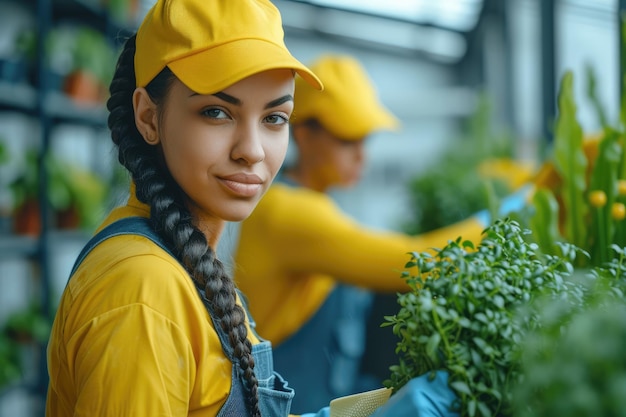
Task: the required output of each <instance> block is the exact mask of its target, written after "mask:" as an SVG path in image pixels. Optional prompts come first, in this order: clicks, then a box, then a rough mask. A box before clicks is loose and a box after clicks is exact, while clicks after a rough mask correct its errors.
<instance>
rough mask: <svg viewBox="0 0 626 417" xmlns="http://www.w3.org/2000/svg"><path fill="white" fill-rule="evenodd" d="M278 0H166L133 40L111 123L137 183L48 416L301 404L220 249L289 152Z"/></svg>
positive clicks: (86, 303) (85, 288) (115, 90)
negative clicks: (224, 233) (277, 368)
mask: <svg viewBox="0 0 626 417" xmlns="http://www.w3.org/2000/svg"><path fill="white" fill-rule="evenodd" d="M296 74H297V76H298V77H301V78H302V79H304V80H306V82H309V83H311V85H312V86H313V87H314V88H321V87H322V86H321V83H320V82H319V80H318V79H317V77H316V76H315V75H314V74H313V73H312V72H311V71H310V70H309V69H307V68H306V67H305V66H304V65H302V64H301V63H300V62H298V61H297V60H296V59H295V58H294V57H293V56H292V55H291V54H290V53H289V51H288V50H287V48H286V47H285V45H284V43H283V30H282V24H281V19H280V15H279V13H278V10H277V9H276V8H275V7H274V6H273V5H272V4H271V3H270V2H269V1H264V0H237V1H236V2H235V1H232V0H210V1H209V0H159V1H158V2H157V3H156V4H155V5H154V7H153V8H152V9H151V10H150V11H149V12H148V15H147V16H146V18H145V20H144V21H143V23H142V25H141V26H140V28H139V30H138V32H137V34H136V36H132V37H131V38H130V39H128V40H127V42H126V44H125V46H124V50H123V51H122V53H121V56H120V58H119V61H118V64H117V68H116V72H115V77H114V79H113V81H112V83H111V86H110V93H111V96H110V98H109V100H108V103H107V107H108V109H109V111H110V115H109V119H108V124H109V127H110V129H111V132H112V138H113V142H114V143H115V145H116V146H117V148H118V152H119V161H120V162H121V163H122V164H123V165H124V167H125V168H126V169H127V170H128V172H129V174H130V176H131V179H132V184H133V186H132V187H131V190H130V196H129V199H128V202H127V203H126V204H125V205H123V206H121V207H118V208H116V209H114V210H113V211H112V212H111V213H110V215H109V216H108V218H107V219H106V220H105V221H104V222H103V224H102V225H101V226H100V228H99V232H98V234H97V235H96V236H95V238H94V240H92V241H90V242H89V244H88V245H87V246H86V248H85V250H84V251H83V253H81V255H80V256H79V259H78V261H77V263H76V266H75V268H74V270H73V273H72V276H71V278H70V280H69V282H68V284H67V287H66V289H65V291H64V293H63V295H62V298H61V301H60V306H59V309H58V312H57V315H56V318H55V322H54V326H53V329H52V334H51V338H50V342H49V346H48V368H49V374H50V383H49V390H48V397H47V404H46V415H47V416H50V417H52V416H54V417H64V416H88V417H96V416H129V417H130V416H132V417H140V416H141V417H148V416H151V417H152V416H260V415H263V416H286V415H287V414H288V413H289V408H290V401H291V397H292V396H293V390H292V389H291V388H290V387H288V386H287V385H286V382H285V381H284V380H283V379H282V378H281V377H280V376H279V375H278V374H276V373H274V372H273V369H272V364H271V347H270V346H269V344H268V343H267V342H263V341H262V340H260V339H259V338H258V337H257V336H256V335H255V334H254V333H253V332H252V331H251V328H250V325H249V321H248V320H247V315H246V313H245V311H244V309H243V308H242V305H241V300H240V299H239V298H238V294H237V292H236V290H235V286H234V284H233V281H232V279H231V278H230V277H229V276H228V275H227V274H226V273H225V271H224V268H223V267H222V264H221V263H220V262H219V261H218V260H217V258H216V256H215V251H214V248H215V247H216V245H217V242H218V239H219V237H220V233H221V230H222V228H223V225H224V223H225V221H237V220H242V219H244V218H245V217H247V216H248V215H249V214H250V212H251V211H252V210H253V209H254V207H255V206H256V203H257V202H258V201H259V199H260V198H261V196H262V195H263V193H264V192H265V191H266V189H267V188H268V187H269V185H270V183H271V181H272V180H273V178H274V176H275V175H276V173H277V171H278V169H279V167H280V165H281V164H282V162H283V159H284V156H285V153H286V150H287V144H288V140H289V127H288V120H289V118H290V116H291V113H292V110H293V95H294V77H295V75H296Z"/></svg>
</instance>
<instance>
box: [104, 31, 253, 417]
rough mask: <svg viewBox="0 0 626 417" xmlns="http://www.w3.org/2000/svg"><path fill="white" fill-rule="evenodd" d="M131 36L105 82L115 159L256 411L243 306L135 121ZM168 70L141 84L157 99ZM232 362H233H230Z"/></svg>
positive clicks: (161, 94)
mask: <svg viewBox="0 0 626 417" xmlns="http://www.w3.org/2000/svg"><path fill="white" fill-rule="evenodd" d="M134 55H135V36H132V37H131V38H129V39H128V41H127V42H126V44H125V45H124V49H123V51H122V53H121V55H120V58H119V60H118V63H117V67H116V70H115V75H114V78H113V82H112V83H111V86H110V94H111V95H110V98H109V100H108V102H107V108H108V109H109V112H110V114H109V118H108V125H109V128H110V129H111V135H112V138H113V142H114V143H115V144H116V145H117V147H118V152H119V154H118V158H119V161H120V163H121V164H122V165H123V166H124V167H126V169H128V171H129V172H130V174H131V177H132V179H133V181H134V182H135V186H136V194H137V198H138V199H139V200H140V201H142V202H144V203H145V204H148V205H150V217H151V221H152V223H153V226H154V228H155V229H156V230H157V231H158V232H159V233H160V234H161V235H162V236H163V237H164V238H165V240H166V241H167V242H168V244H169V245H170V246H171V249H172V250H173V252H174V253H175V254H176V256H177V257H178V259H179V260H180V261H181V263H182V264H183V266H184V267H185V268H186V270H187V271H188V272H189V274H190V276H191V277H192V279H193V280H195V281H196V282H197V283H198V284H199V285H200V286H201V287H203V288H204V289H205V292H206V295H207V299H208V300H209V303H210V305H211V308H212V310H213V312H214V314H215V315H216V316H217V317H214V320H216V323H217V324H216V325H221V327H222V329H224V331H225V332H226V333H227V334H228V337H229V342H230V344H231V346H232V348H233V350H234V354H235V358H236V360H237V361H238V363H239V366H240V368H241V369H242V371H243V376H244V380H245V381H246V386H247V392H248V409H249V410H250V414H251V415H252V416H253V417H259V416H261V412H260V409H259V399H258V392H257V391H258V381H257V379H256V376H255V373H254V359H253V358H252V344H251V343H250V340H249V339H248V331H247V328H246V326H245V313H244V310H243V309H242V308H241V306H239V305H238V304H237V303H236V291H235V285H234V283H233V280H232V279H231V278H230V277H229V276H228V274H227V273H226V270H225V268H224V266H223V264H222V263H221V262H220V261H219V260H218V259H217V257H216V255H215V252H214V251H213V249H211V248H210V246H209V245H208V243H207V240H206V237H205V236H204V234H203V233H202V232H201V231H200V230H199V229H198V228H197V227H195V226H194V225H193V223H192V217H191V214H190V212H189V210H188V209H187V208H186V206H185V205H184V203H183V200H182V191H181V190H180V188H179V187H178V186H177V185H176V183H175V182H174V181H173V179H172V178H171V177H170V176H169V174H167V171H166V170H164V169H163V167H162V164H161V161H160V159H159V154H158V152H157V147H155V146H151V145H149V144H147V143H146V142H145V141H144V140H143V138H142V137H141V134H140V133H139V131H138V130H137V127H136V126H135V119H134V111H133V105H132V95H133V91H134V89H135V71H134ZM173 77H174V76H173V75H172V73H171V72H170V71H169V70H168V69H165V70H164V71H163V72H162V73H161V74H159V75H158V76H157V77H156V78H155V79H154V80H153V81H152V82H151V83H150V85H148V87H146V89H147V90H148V92H149V94H150V96H151V98H152V99H153V100H154V102H155V103H156V104H157V107H159V106H160V104H162V102H163V100H164V98H165V96H166V94H167V89H168V86H169V85H170V84H171V81H172V79H173ZM233 366H235V364H233Z"/></svg>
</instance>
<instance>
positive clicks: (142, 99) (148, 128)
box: [133, 87, 159, 145]
mask: <svg viewBox="0 0 626 417" xmlns="http://www.w3.org/2000/svg"><path fill="white" fill-rule="evenodd" d="M133 109H134V110H135V125H136V126H137V130H139V133H141V136H143V139H144V140H145V141H146V143H148V144H150V145H156V144H158V143H159V134H158V132H159V131H158V126H157V119H158V118H157V108H156V104H155V103H154V102H153V101H152V99H151V98H150V96H149V95H148V92H147V91H146V89H145V88H143V87H139V88H137V89H135V92H134V93H133Z"/></svg>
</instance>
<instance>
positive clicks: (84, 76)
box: [63, 71, 102, 104]
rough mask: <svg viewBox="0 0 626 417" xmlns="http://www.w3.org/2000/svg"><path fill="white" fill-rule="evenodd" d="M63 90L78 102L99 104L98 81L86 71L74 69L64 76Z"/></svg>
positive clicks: (100, 100)
mask: <svg viewBox="0 0 626 417" xmlns="http://www.w3.org/2000/svg"><path fill="white" fill-rule="evenodd" d="M63 92H65V94H67V95H68V96H70V97H71V98H72V99H74V100H76V101H78V102H80V103H87V104H99V103H101V102H102V89H101V86H100V82H99V81H98V79H97V78H96V77H95V76H93V75H91V74H90V73H88V72H86V71H74V72H72V73H70V74H69V75H68V76H67V77H65V80H64V82H63Z"/></svg>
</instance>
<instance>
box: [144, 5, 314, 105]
mask: <svg viewBox="0 0 626 417" xmlns="http://www.w3.org/2000/svg"><path fill="white" fill-rule="evenodd" d="M283 38H284V33H283V27H282V20H281V17H280V13H279V11H278V10H277V9H276V7H275V6H274V5H273V4H272V3H271V2H269V1H267V0H158V1H157V2H156V4H155V5H154V6H153V7H152V8H151V9H150V11H148V14H147V15H146V17H145V18H144V20H143V23H142V24H141V26H140V27H139V30H138V31H137V40H136V48H137V49H136V52H135V77H136V80H137V87H145V86H146V85H147V84H148V83H149V82H150V81H151V80H152V79H153V78H154V77H155V76H156V75H158V73H159V72H161V71H162V70H163V69H164V68H165V67H166V66H167V67H169V68H170V69H171V70H172V72H173V73H174V74H175V75H176V76H177V77H178V79H180V80H181V81H182V82H183V83H184V84H185V85H186V86H187V87H189V88H190V89H191V90H193V91H195V92H196V93H200V94H212V93H215V92H218V91H221V90H223V89H224V88H226V87H228V86H230V85H232V84H234V83H236V82H238V81H240V80H242V79H244V78H246V77H249V76H250V75H253V74H256V73H258V72H261V71H265V70H269V69H277V68H290V69H293V70H294V71H296V72H297V73H298V74H299V75H300V76H301V77H302V78H303V79H304V80H306V81H307V82H308V83H310V84H311V85H312V86H313V87H315V88H317V89H322V84H321V83H320V81H319V79H318V78H317V76H316V75H315V74H313V72H312V71H311V70H309V69H308V68H307V67H306V66H304V65H303V64H302V63H300V62H299V61H298V60H297V59H295V58H294V57H293V56H292V55H291V53H290V52H289V50H288V49H287V47H286V46H285V42H284V39H283ZM296 78H298V77H296Z"/></svg>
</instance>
